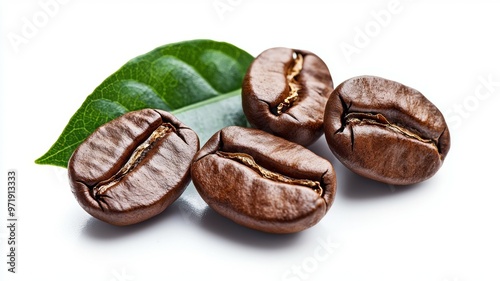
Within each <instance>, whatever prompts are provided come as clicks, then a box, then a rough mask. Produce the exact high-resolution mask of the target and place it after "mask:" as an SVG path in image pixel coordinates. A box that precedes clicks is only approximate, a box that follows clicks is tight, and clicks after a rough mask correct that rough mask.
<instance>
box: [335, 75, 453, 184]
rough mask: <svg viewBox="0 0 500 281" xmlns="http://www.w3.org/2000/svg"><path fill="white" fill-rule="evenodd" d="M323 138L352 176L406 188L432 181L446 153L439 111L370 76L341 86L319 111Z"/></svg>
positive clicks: (418, 97)
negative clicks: (322, 119) (356, 175)
mask: <svg viewBox="0 0 500 281" xmlns="http://www.w3.org/2000/svg"><path fill="white" fill-rule="evenodd" d="M325 138H326V140H327V142H328V145H329V147H330V149H331V150H332V152H333V153H334V154H335V156H336V157H337V158H338V159H339V161H340V162H341V163H343V164H344V165H345V166H347V167H348V168H349V169H351V170H352V171H353V172H355V173H357V174H359V175H362V176H365V177H367V178H371V179H374V180H377V181H381V182H384V183H388V184H395V185H407V184H414V183H418V182H421V181H423V180H426V179H428V178H430V177H431V176H433V175H434V174H435V173H436V172H437V171H438V170H439V168H440V167H441V165H442V164H443V161H444V159H445V157H446V155H447V153H448V151H449V149H450V133H449V130H448V126H447V125H446V122H445V119H444V117H443V115H442V114H441V112H440V111H439V109H438V108H437V107H436V106H435V105H434V104H432V103H431V102H430V101H429V100H428V99H427V98H425V96H424V95H422V94H421V93H420V92H418V91H417V90H415V89H412V88H410V87H408V86H405V85H402V84H400V83H398V82H394V81H391V80H387V79H384V78H380V77H374V76H360V77H355V78H351V79H349V80H346V81H345V82H343V83H342V84H340V85H339V86H337V88H336V89H335V91H334V93H333V94H332V95H331V96H330V98H329V100H328V103H327V105H326V109H325Z"/></svg>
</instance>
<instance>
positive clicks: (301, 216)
mask: <svg viewBox="0 0 500 281" xmlns="http://www.w3.org/2000/svg"><path fill="white" fill-rule="evenodd" d="M191 175H192V179H193V183H194V185H195V187H196V189H197V190H198V192H199V194H200V195H201V197H202V198H203V199H204V200H205V201H206V202H207V204H208V205H209V206H210V207H211V208H213V209H214V210H215V211H216V212H218V213H219V214H221V215H222V216H225V217H227V218H229V219H231V220H233V221H234V222H236V223H238V224H241V225H244V226H246V227H249V228H253V229H257V230H261V231H265V232H271V233H292V232H298V231H301V230H304V229H306V228H309V227H311V226H313V225H314V224H316V223H317V222H318V221H319V220H320V219H321V218H322V217H323V216H324V215H325V214H326V212H327V211H328V209H329V208H330V207H331V205H332V203H333V199H334V196H335V191H336V186H337V184H336V175H335V171H334V169H333V167H332V165H331V163H330V162H328V161H327V160H325V159H323V158H321V157H320V156H318V155H316V154H314V153H313V152H311V151H310V150H308V149H307V148H305V147H303V146H301V145H298V144H296V143H293V142H290V141H287V140H285V139H282V138H279V137H276V136H273V135H271V134H269V133H266V132H264V131H261V130H257V129H252V128H241V127H235V126H233V127H227V128H224V129H222V130H221V131H219V132H217V133H216V134H215V135H214V136H212V138H210V140H208V142H207V143H206V144H205V145H204V146H203V148H202V149H201V150H200V151H199V152H198V153H197V154H196V155H195V156H194V158H193V164H192V166H191Z"/></svg>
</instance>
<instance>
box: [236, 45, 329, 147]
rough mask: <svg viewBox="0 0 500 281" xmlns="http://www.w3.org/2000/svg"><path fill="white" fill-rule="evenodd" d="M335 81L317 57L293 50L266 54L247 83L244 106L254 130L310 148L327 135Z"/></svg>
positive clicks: (249, 73)
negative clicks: (327, 106) (325, 124)
mask: <svg viewBox="0 0 500 281" xmlns="http://www.w3.org/2000/svg"><path fill="white" fill-rule="evenodd" d="M332 91H333V82H332V77H331V75H330V72H329V70H328V67H327V66H326V64H325V63H324V62H323V61H322V60H321V59H320V58H319V57H318V56H316V55H315V54H313V53H311V52H308V51H302V50H294V49H289V48H272V49H268V50H266V51H264V52H262V53H261V54H260V55H259V56H257V58H256V59H255V60H254V61H253V62H252V64H251V65H250V67H249V69H248V71H247V74H246V76H245V78H244V80H243V87H242V105H243V112H244V113H245V116H246V117H247V120H248V122H249V123H250V125H251V126H252V127H254V128H258V129H261V130H264V131H266V132H268V133H271V134H273V135H277V136H280V137H282V138H285V139H287V140H290V141H293V142H296V143H298V144H301V145H304V146H307V145H309V144H311V143H313V142H314V141H316V140H317V139H318V138H319V137H320V136H321V135H322V134H323V116H324V109H325V104H326V101H327V100H328V97H329V96H330V94H331V92H332Z"/></svg>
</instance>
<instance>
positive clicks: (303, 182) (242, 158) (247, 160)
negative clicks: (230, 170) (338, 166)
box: [216, 151, 323, 196]
mask: <svg viewBox="0 0 500 281" xmlns="http://www.w3.org/2000/svg"><path fill="white" fill-rule="evenodd" d="M216 154H217V155H218V156H220V157H223V158H226V159H231V160H234V161H237V162H239V163H241V164H243V165H245V166H247V167H249V168H251V169H252V170H253V171H255V172H257V173H258V174H259V175H260V176H262V177H263V178H266V179H270V180H273V181H277V182H282V183H287V184H292V185H300V186H304V187H308V188H311V189H312V190H313V191H314V192H316V193H317V194H318V195H319V196H322V195H323V188H322V187H321V184H320V182H318V181H313V180H308V179H295V178H291V177H288V176H285V175H282V174H279V173H276V172H273V171H270V170H268V169H266V168H264V167H262V166H260V165H259V164H257V162H255V159H254V158H253V157H252V156H251V155H249V154H246V153H238V152H224V151H217V152H216Z"/></svg>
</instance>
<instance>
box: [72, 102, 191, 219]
mask: <svg viewBox="0 0 500 281" xmlns="http://www.w3.org/2000/svg"><path fill="white" fill-rule="evenodd" d="M198 149H199V141H198V136H197V135H196V133H195V132H194V131H193V130H191V129H190V128H188V127H187V126H186V125H184V124H182V123H181V122H180V121H179V120H177V118H175V117H174V116H173V115H172V114H170V113H168V112H165V111H161V110H153V109H144V110H139V111H133V112H129V113H126V114H124V115H122V116H120V117H118V118H116V119H114V120H112V121H111V122H108V123H106V124H104V125H102V126H101V127H99V128H98V129H97V130H96V131H95V132H94V133H92V134H91V135H90V136H89V137H88V138H87V139H86V140H85V141H84V142H83V143H82V144H81V145H80V146H79V147H78V148H77V149H76V150H75V152H74V153H73V155H72V156H71V158H70V161H69V164H68V174H69V181H70V184H71V190H72V192H73V194H74V195H75V197H76V199H77V201H78V203H79V204H80V205H81V206H82V207H83V209H85V211H87V212H88V213H89V214H91V215H92V216H94V217H96V218H98V219H100V220H103V221H105V222H108V223H110V224H114V225H129V224H134V223H138V222H141V221H144V220H146V219H148V218H151V217H153V216H155V215H157V214H159V213H161V212H162V211H163V210H165V208H166V207H167V206H169V205H170V204H171V203H172V202H174V201H175V200H176V199H177V198H178V197H179V196H180V195H181V193H182V192H183V191H184V189H185V188H186V186H187V184H188V183H189V181H190V164H191V161H192V159H193V156H194V154H195V153H196V151H197V150H198Z"/></svg>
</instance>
